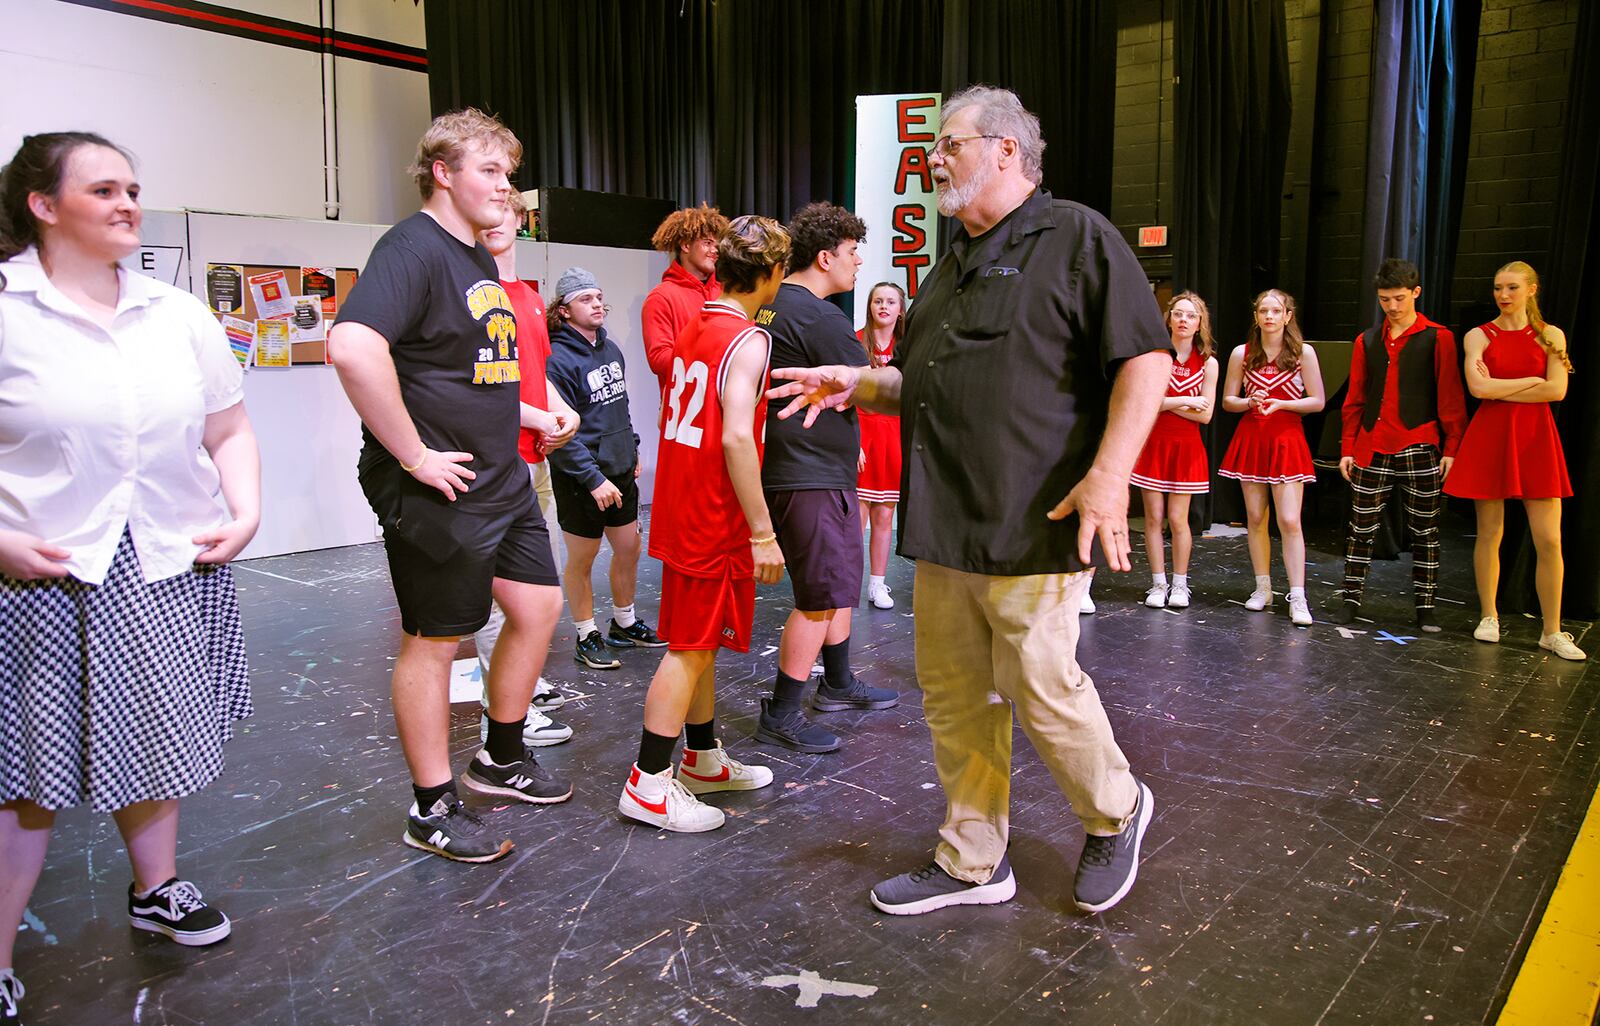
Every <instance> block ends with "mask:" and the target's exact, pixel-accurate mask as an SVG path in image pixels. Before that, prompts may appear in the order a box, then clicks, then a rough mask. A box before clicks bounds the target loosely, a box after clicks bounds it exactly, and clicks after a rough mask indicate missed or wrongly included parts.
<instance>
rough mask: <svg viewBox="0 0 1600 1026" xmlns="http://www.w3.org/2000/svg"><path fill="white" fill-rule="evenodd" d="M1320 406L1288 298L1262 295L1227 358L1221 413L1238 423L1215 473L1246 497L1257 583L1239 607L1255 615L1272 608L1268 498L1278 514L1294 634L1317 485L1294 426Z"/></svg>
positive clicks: (1316, 378)
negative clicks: (1306, 521)
mask: <svg viewBox="0 0 1600 1026" xmlns="http://www.w3.org/2000/svg"><path fill="white" fill-rule="evenodd" d="M1326 398H1327V397H1326V396H1325V395H1324V394H1323V391H1322V373H1321V371H1320V370H1318V368H1317V354H1316V353H1315V352H1313V351H1312V349H1311V347H1310V346H1308V345H1306V344H1305V341H1304V339H1303V337H1302V336H1301V334H1300V325H1299V324H1298V323H1296V321H1295V319H1294V297H1293V296H1290V295H1289V294H1288V293H1287V292H1283V291H1281V290H1279V289H1268V290H1267V291H1265V292H1263V293H1261V294H1260V295H1259V296H1257V297H1256V301H1255V323H1254V324H1252V325H1251V327H1250V335H1249V337H1248V338H1247V339H1246V340H1245V344H1244V345H1242V346H1240V347H1239V348H1237V349H1235V350H1234V351H1233V353H1232V355H1231V356H1229V357H1228V380H1227V384H1226V386H1225V387H1224V388H1223V399H1222V408H1223V409H1225V410H1227V411H1228V412H1229V413H1242V414H1244V416H1243V418H1242V419H1241V420H1240V421H1239V426H1238V428H1237V429H1236V430H1235V431H1234V433H1233V442H1232V443H1231V444H1229V446H1228V453H1227V455H1226V456H1224V457H1223V458H1222V466H1221V467H1220V468H1218V470H1217V473H1218V474H1221V475H1222V476H1223V477H1231V478H1233V479H1235V480H1237V481H1238V482H1239V486H1240V487H1241V488H1242V489H1244V506H1245V516H1246V526H1247V528H1248V531H1249V541H1250V565H1251V566H1252V567H1253V568H1254V569H1255V575H1256V586H1255V590H1254V591H1252V592H1251V593H1250V598H1249V600H1248V601H1246V602H1245V604H1244V607H1245V608H1246V609H1249V610H1261V609H1265V608H1267V607H1268V606H1270V605H1272V569H1271V568H1272V535H1271V532H1270V531H1269V530H1268V527H1267V503H1268V499H1269V498H1270V500H1271V503H1272V505H1273V506H1274V507H1276V509H1277V514H1278V534H1279V536H1280V537H1281V538H1282V539H1283V568H1284V570H1285V571H1286V572H1287V574H1288V577H1289V593H1288V595H1287V596H1286V597H1287V598H1288V601H1289V619H1290V620H1292V621H1293V622H1294V624H1295V625H1296V626H1297V627H1305V626H1308V625H1309V624H1310V623H1311V608H1310V605H1309V604H1308V603H1307V601H1306V537H1305V534H1304V532H1303V531H1302V530H1301V527H1300V504H1301V499H1302V498H1303V496H1304V491H1305V485H1306V482H1307V481H1315V480H1316V479H1317V474H1316V468H1315V467H1313V466H1312V465H1311V447H1310V446H1309V445H1307V444H1306V432H1305V428H1304V427H1303V426H1302V425H1301V423H1300V418H1301V417H1302V416H1304V415H1305V414H1307V413H1316V412H1317V411H1318V410H1320V409H1322V404H1323V402H1324V401H1325V399H1326Z"/></svg>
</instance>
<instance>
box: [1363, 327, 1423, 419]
mask: <svg viewBox="0 0 1600 1026" xmlns="http://www.w3.org/2000/svg"><path fill="white" fill-rule="evenodd" d="M1438 335H1439V333H1438V331H1437V330H1436V329H1435V328H1434V326H1433V325H1431V324H1430V325H1429V326H1427V327H1426V328H1423V329H1422V330H1421V331H1418V332H1416V333H1414V334H1412V335H1411V336H1410V337H1409V338H1407V339H1406V344H1405V347H1404V348H1403V349H1401V350H1400V375H1399V383H1400V395H1399V400H1400V402H1399V407H1400V423H1401V424H1403V425H1405V427H1406V428H1408V429H1410V428H1419V427H1421V426H1422V425H1424V424H1426V423H1428V422H1429V421H1433V420H1438V419H1439V379H1438V376H1437V375H1436V374H1435V373H1434V368H1433V346H1434V342H1435V341H1436V340H1437V338H1438ZM1388 338H1389V322H1388V321H1387V320H1385V319H1379V321H1378V323H1377V324H1375V325H1374V326H1373V327H1372V329H1371V330H1370V331H1368V332H1367V333H1366V334H1365V335H1363V336H1362V337H1361V344H1362V346H1363V347H1364V352H1363V354H1362V355H1363V356H1365V357H1366V365H1367V402H1366V405H1365V406H1364V407H1362V410H1361V428H1362V430H1364V431H1371V430H1372V429H1373V428H1374V427H1375V426H1377V423H1378V414H1379V413H1380V412H1382V409H1383V387H1384V385H1385V384H1386V383H1387V382H1388V380H1389V347H1388V345H1387V342H1388Z"/></svg>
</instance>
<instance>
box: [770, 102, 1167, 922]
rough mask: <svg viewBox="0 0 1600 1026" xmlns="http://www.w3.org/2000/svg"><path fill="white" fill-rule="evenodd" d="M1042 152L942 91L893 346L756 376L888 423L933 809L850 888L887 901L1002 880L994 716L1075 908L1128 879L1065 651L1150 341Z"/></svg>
mask: <svg viewBox="0 0 1600 1026" xmlns="http://www.w3.org/2000/svg"><path fill="white" fill-rule="evenodd" d="M1043 152H1044V142H1043V140H1042V139H1041V138H1040V134H1039V121H1038V118H1036V117H1035V116H1034V115H1033V114H1031V113H1029V112H1028V111H1027V110H1026V109H1025V108H1024V107H1023V106H1022V103H1021V101H1019V100H1018V99H1017V97H1016V95H1015V94H1013V93H1011V92H1009V91H1007V90H1003V89H995V88H991V87H989V86H972V87H971V88H968V89H966V90H963V91H962V92H960V93H958V94H956V95H955V96H952V97H951V98H950V99H949V100H948V101H946V103H945V105H944V110H943V129H942V133H941V135H940V136H939V138H938V140H937V141H936V142H935V143H934V145H933V148H932V151H931V153H930V157H929V159H930V163H931V165H932V167H933V176H934V182H935V188H936V191H937V195H938V202H939V210H940V212H941V213H943V214H946V215H948V216H951V217H954V218H956V219H957V220H958V221H960V222H961V226H962V229H963V230H962V231H960V232H958V233H957V235H956V238H955V239H954V240H953V241H952V243H951V246H950V253H949V255H948V256H946V257H945V258H944V259H943V260H941V261H940V262H939V263H938V264H937V265H936V266H935V267H934V268H933V270H932V272H931V273H930V274H929V276H928V278H927V280H926V281H925V282H924V283H923V285H922V288H921V289H920V290H919V291H918V294H917V298H916V300H915V301H914V302H913V304H912V306H911V312H910V316H909V318H908V319H907V323H906V333H905V339H904V341H903V342H902V343H901V345H900V346H899V347H898V348H897V349H896V352H895V356H894V360H893V361H892V362H891V363H890V365H889V366H887V367H883V368H875V369H869V368H861V367H843V366H835V367H818V368H809V369H803V368H790V369H783V370H774V371H773V377H774V378H789V379H792V382H791V383H790V384H787V385H781V386H779V387H777V388H774V389H773V390H772V392H771V393H770V395H771V396H772V397H773V398H782V397H784V396H793V397H794V398H793V400H792V401H791V402H790V403H789V405H788V407H787V408H786V409H785V410H784V414H785V415H791V414H793V413H796V412H798V411H799V410H800V409H801V408H802V407H805V406H807V405H809V406H810V409H808V410H807V411H806V421H807V423H810V422H811V421H812V420H814V419H815V418H816V416H817V414H818V413H819V412H820V411H821V410H822V409H823V408H832V407H838V406H841V405H844V404H846V403H854V404H855V405H857V406H860V407H863V408H865V409H868V410H872V411H875V412H881V413H891V414H899V415H900V417H901V422H900V423H901V443H902V448H903V451H904V453H905V461H904V467H903V470H902V477H901V485H900V493H901V497H902V501H901V504H900V524H899V528H900V530H899V542H900V553H901V555H903V556H906V557H908V558H911V559H914V560H916V563H917V574H916V585H915V592H914V599H913V601H914V604H915V610H916V661H917V678H918V682H919V684H920V685H921V687H922V691H923V709H924V712H925V714H926V716H927V721H928V728H929V730H930V732H931V733H932V735H933V754H934V762H935V765H936V767H937V769H938V773H939V780H940V782H941V784H942V785H943V787H944V792H945V799H946V803H947V806H946V813H945V819H944V825H943V826H942V827H941V828H940V830H939V835H940V842H939V845H938V848H937V850H936V852H935V854H934V857H933V860H932V862H930V863H929V864H927V865H925V866H923V867H922V868H920V869H917V870H915V871H913V872H909V873H904V874H901V875H900V876H896V877H893V878H891V879H889V880H885V881H884V882H882V883H880V884H878V885H877V886H876V887H874V888H873V889H872V893H871V900H872V903H873V904H874V905H875V906H877V907H878V908H879V909H882V910H883V911H885V912H890V913H893V914H896V915H914V914H917V913H922V912H931V911H933V910H934V909H938V908H943V907H945V906H948V905H987V904H996V903H999V902H1003V901H1007V900H1009V899H1010V898H1011V897H1012V896H1013V895H1014V894H1015V893H1016V880H1015V877H1014V876H1013V875H1012V872H1011V865H1010V861H1009V859H1008V858H1007V856H1006V846H1007V842H1008V837H1009V829H1010V822H1009V818H1010V817H1009V805H1010V785H1011V728H1012V716H1013V713H1015V716H1016V717H1017V719H1018V720H1020V722H1021V724H1022V728H1023V731H1024V732H1025V733H1026V734H1027V735H1028V739H1029V741H1031V742H1032V744H1033V746H1034V749H1035V750H1036V751H1037V752H1038V753H1039V757H1040V758H1041V759H1042V760H1043V761H1044V763H1045V765H1046V766H1047V767H1048V768H1049V770H1050V773H1051V775H1052V776H1053V777H1054V779H1055V782H1056V785H1057V786H1058V787H1059V788H1060V789H1061V791H1062V793H1063V794H1064V795H1065V796H1066V797H1067V799H1068V800H1069V801H1070V802H1071V804H1072V807H1073V809H1074V811H1076V812H1077V814H1078V817H1079V818H1080V819H1081V820H1082V821H1083V825H1084V830H1085V832H1086V834H1087V837H1086V840H1085V843H1084V847H1083V853H1082V855H1081V857H1080V858H1079V862H1078V870H1077V876H1076V879H1075V881H1074V885H1073V898H1074V901H1075V903H1076V904H1077V906H1078V907H1079V908H1080V909H1082V910H1084V911H1086V912H1102V911H1104V910H1106V909H1108V908H1110V907H1111V906H1113V905H1115V904H1116V903H1117V902H1118V901H1120V900H1122V898H1123V897H1124V896H1125V895H1126V894H1127V893H1128V891H1129V889H1130V888H1131V887H1132V886H1133V882H1134V878H1135V876H1136V874H1137V871H1138V863H1139V848H1140V844H1141V842H1142V840H1143V837H1144V833H1145V829H1146V828H1147V827H1148V826H1149V824H1150V819H1151V814H1152V811H1153V808H1154V799H1153V798H1152V796H1151V793H1150V789H1149V788H1148V787H1146V786H1145V785H1144V784H1143V783H1141V782H1139V781H1138V780H1137V779H1135V777H1134V776H1133V774H1132V773H1131V772H1130V771H1129V768H1128V760H1127V759H1126V758H1125V757H1124V756H1123V754H1122V751H1121V750H1120V749H1119V748H1118V747H1117V743H1116V740H1115V739H1114V738H1113V736H1112V733H1111V725H1110V723H1109V722H1108V721H1107V719H1106V714H1105V710H1104V709H1103V708H1102V707H1101V704H1100V698H1099V695H1098V694H1097V692H1096V691H1095V687H1094V682H1093V681H1092V680H1091V679H1090V678H1089V675H1088V674H1087V673H1085V672H1084V671H1083V669H1082V668H1081V667H1080V666H1079V665H1078V663H1077V661H1076V659H1075V658H1074V655H1075V650H1076V648H1077V642H1078V609H1079V603H1080V601H1081V599H1082V597H1083V595H1084V593H1085V592H1086V590H1087V589H1088V587H1089V581H1090V578H1091V577H1092V575H1093V573H1094V570H1093V565H1094V562H1095V560H1094V557H1093V551H1092V550H1093V549H1094V548H1095V547H1096V541H1097V540H1098V547H1099V548H1100V551H1101V558H1102V559H1103V561H1104V562H1105V564H1106V565H1107V566H1108V567H1110V568H1111V569H1112V570H1127V569H1129V562H1128V553H1129V542H1128V515H1127V514H1128V477H1129V475H1130V474H1131V473H1132V470H1133V464H1134V460H1135V459H1136V458H1137V456H1138V454H1139V450H1140V448H1141V447H1142V446H1143V444H1144V440H1145V436H1146V435H1147V434H1149V431H1150V427H1151V425H1152V424H1153V423H1154V421H1155V417H1156V412H1157V410H1158V408H1159V406H1160V402H1161V397H1162V395H1163V394H1164V392H1165V389H1166V382H1167V378H1168V375H1169V374H1170V372H1171V369H1172V358H1171V354H1170V348H1171V343H1170V340H1169V339H1168V335H1167V331H1166V329H1165V327H1164V326H1163V324H1162V320H1161V312H1160V310H1159V309H1158V308H1157V306H1156V302H1155V299H1154V297H1153V296H1152V294H1151V292H1150V287H1149V282H1148V280H1147V279H1146V277H1145V275H1144V272H1143V271H1142V269H1141V268H1140V266H1139V262H1138V260H1137V259H1135V257H1134V255H1133V252H1132V251H1131V250H1130V249H1129V248H1128V245H1127V243H1126V242H1125V241H1124V240H1123V238H1122V235H1121V234H1120V233H1119V232H1118V231H1117V229H1116V228H1115V227H1114V226H1113V225H1111V223H1110V222H1108V221H1107V220H1106V219H1105V218H1104V217H1102V216H1101V215H1100V214H1098V213H1096V212H1095V211H1093V210H1090V209H1088V208H1087V207H1083V206H1080V205H1078V204H1076V203H1070V202H1067V201H1065V200H1057V199H1054V198H1052V197H1051V195H1050V193H1049V192H1047V191H1045V190H1044V189H1042V188H1040V185H1039V183H1040V181H1041V178H1042V157H1043ZM1097 443H1098V444H1097ZM1074 517H1076V519H1077V525H1076V527H1077V529H1076V530H1075V531H1074V530H1073V525H1072V524H1071V522H1070V521H1071V518H1074ZM996 696H998V699H997V698H996Z"/></svg>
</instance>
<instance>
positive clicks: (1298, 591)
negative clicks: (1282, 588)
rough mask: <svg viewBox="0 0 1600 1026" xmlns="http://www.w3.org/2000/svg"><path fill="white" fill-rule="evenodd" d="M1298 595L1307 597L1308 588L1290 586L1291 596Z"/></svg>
mask: <svg viewBox="0 0 1600 1026" xmlns="http://www.w3.org/2000/svg"><path fill="white" fill-rule="evenodd" d="M1296 597H1298V598H1305V597H1306V590H1305V589H1304V588H1290V589H1289V598H1296Z"/></svg>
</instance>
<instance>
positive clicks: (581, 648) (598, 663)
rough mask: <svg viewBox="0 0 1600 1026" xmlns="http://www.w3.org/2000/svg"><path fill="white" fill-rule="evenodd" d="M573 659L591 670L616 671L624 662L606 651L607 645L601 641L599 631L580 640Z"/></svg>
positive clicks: (574, 650) (594, 631) (573, 653)
mask: <svg viewBox="0 0 1600 1026" xmlns="http://www.w3.org/2000/svg"><path fill="white" fill-rule="evenodd" d="M572 658H573V659H575V660H577V662H578V664H579V665H580V666H587V667H588V668H589V669H591V670H616V669H620V668H621V667H622V661H621V660H620V659H618V658H617V657H616V656H614V655H612V654H611V653H610V652H607V651H606V643H605V642H604V641H601V640H600V632H599V631H598V630H593V631H590V632H589V633H588V634H585V635H584V636H583V637H581V638H579V639H578V644H577V646H576V647H574V648H573V650H572Z"/></svg>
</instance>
